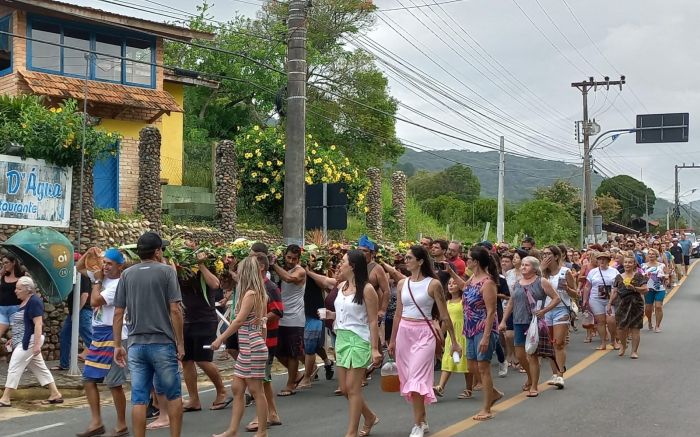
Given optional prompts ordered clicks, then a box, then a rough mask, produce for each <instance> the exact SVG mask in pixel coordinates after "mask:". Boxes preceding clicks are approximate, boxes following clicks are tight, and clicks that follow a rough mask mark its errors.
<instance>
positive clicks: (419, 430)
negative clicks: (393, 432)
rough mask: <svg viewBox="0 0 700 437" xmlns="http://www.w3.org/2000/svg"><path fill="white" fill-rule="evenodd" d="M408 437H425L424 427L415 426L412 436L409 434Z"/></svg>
mask: <svg viewBox="0 0 700 437" xmlns="http://www.w3.org/2000/svg"><path fill="white" fill-rule="evenodd" d="M408 437H423V427H422V426H420V425H413V429H411V434H409V435H408Z"/></svg>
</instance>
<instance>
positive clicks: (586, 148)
mask: <svg viewBox="0 0 700 437" xmlns="http://www.w3.org/2000/svg"><path fill="white" fill-rule="evenodd" d="M624 83H625V76H620V80H613V81H611V80H610V78H609V77H607V76H606V77H605V78H604V80H603V81H600V82H597V81H595V80H594V79H593V77H589V78H588V80H587V81H583V82H574V83H572V84H571V86H572V87H573V88H578V90H579V91H581V95H582V96H583V123H582V124H583V126H582V128H583V129H582V130H583V199H584V204H585V209H586V234H587V235H594V231H593V193H592V187H591V151H592V150H591V147H590V137H591V136H593V135H596V134H597V132H594V131H593V128H594V126H593V123H592V122H591V120H589V119H588V91H590V90H591V89H592V90H593V91H596V90H597V89H598V87H605V88H606V89H609V88H610V85H618V86H619V87H620V90H622V85H624ZM584 241H585V239H584Z"/></svg>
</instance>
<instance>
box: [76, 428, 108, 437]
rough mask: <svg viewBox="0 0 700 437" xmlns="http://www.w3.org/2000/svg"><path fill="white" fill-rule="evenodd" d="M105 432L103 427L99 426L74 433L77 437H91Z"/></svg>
mask: <svg viewBox="0 0 700 437" xmlns="http://www.w3.org/2000/svg"><path fill="white" fill-rule="evenodd" d="M104 433H105V427H104V426H99V427H97V428H95V429H90V430H87V431H84V432H81V433H78V434H76V436H77V437H93V436H98V435H103V434H104Z"/></svg>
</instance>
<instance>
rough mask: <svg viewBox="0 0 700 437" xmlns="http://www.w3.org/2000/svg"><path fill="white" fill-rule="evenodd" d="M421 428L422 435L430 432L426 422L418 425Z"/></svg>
mask: <svg viewBox="0 0 700 437" xmlns="http://www.w3.org/2000/svg"><path fill="white" fill-rule="evenodd" d="M420 426H421V428H423V434H427V433H429V432H430V426H428V422H423V423H421V424H420Z"/></svg>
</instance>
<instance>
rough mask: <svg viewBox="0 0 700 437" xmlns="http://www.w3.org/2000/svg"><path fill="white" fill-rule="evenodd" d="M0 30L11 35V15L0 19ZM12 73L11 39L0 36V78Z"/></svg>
mask: <svg viewBox="0 0 700 437" xmlns="http://www.w3.org/2000/svg"><path fill="white" fill-rule="evenodd" d="M0 30H1V31H3V32H8V33H12V15H7V16H5V17H2V18H0ZM9 73H12V37H11V36H10V35H8V34H7V33H3V34H0V76H5V75H6V74H9Z"/></svg>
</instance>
